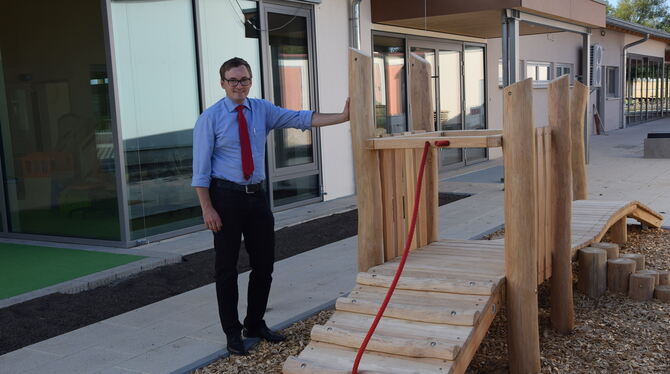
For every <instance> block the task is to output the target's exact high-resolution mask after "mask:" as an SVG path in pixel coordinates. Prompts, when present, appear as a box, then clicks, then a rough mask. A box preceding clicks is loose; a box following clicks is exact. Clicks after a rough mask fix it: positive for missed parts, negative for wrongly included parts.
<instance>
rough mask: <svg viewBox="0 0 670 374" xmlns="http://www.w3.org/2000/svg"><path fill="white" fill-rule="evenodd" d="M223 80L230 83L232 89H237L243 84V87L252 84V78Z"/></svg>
mask: <svg viewBox="0 0 670 374" xmlns="http://www.w3.org/2000/svg"><path fill="white" fill-rule="evenodd" d="M223 80H224V81H226V82H228V84H229V85H231V86H232V87H237V85H238V84H241V85H242V87H246V86H248V85H250V84H251V78H242V79H240V80H237V79H225V78H224V79H223Z"/></svg>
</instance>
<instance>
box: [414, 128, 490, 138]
mask: <svg viewBox="0 0 670 374" xmlns="http://www.w3.org/2000/svg"><path fill="white" fill-rule="evenodd" d="M489 135H502V130H497V129H496V130H491V129H483V130H440V131H427V132H415V133H414V134H410V135H405V136H407V137H426V136H441V137H442V136H489Z"/></svg>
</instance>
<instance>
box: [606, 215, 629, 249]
mask: <svg viewBox="0 0 670 374" xmlns="http://www.w3.org/2000/svg"><path fill="white" fill-rule="evenodd" d="M610 240H612V241H613V242H614V243H617V244H626V242H627V241H628V226H626V217H623V218H621V219H620V220H618V221H616V223H615V224H614V225H612V227H610Z"/></svg>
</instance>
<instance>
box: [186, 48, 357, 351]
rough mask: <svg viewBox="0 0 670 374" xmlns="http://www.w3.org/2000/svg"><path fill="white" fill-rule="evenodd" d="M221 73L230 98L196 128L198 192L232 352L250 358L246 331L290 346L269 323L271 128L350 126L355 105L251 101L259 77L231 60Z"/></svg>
mask: <svg viewBox="0 0 670 374" xmlns="http://www.w3.org/2000/svg"><path fill="white" fill-rule="evenodd" d="M219 73H220V75H221V87H222V88H223V89H224V90H225V91H226V97H224V98H223V99H221V100H219V101H218V102H217V103H216V104H214V105H212V106H211V107H209V108H207V109H206V110H205V111H204V112H203V113H202V114H201V115H200V118H198V121H197V122H196V124H195V128H194V130H193V182H192V186H194V187H195V189H196V192H197V194H198V199H199V200H200V207H201V208H202V216H203V218H204V221H205V226H206V227H207V228H208V229H209V230H212V231H213V233H214V250H215V252H216V260H215V277H216V295H217V301H218V305H219V317H220V319H221V327H222V328H223V331H224V333H225V334H226V338H227V341H228V351H229V352H230V353H231V354H240V355H243V354H246V349H245V347H244V344H243V341H242V336H241V333H242V330H243V328H244V336H245V337H258V338H261V339H265V340H267V341H269V342H272V343H277V342H281V341H283V340H285V339H286V337H285V336H283V335H281V334H278V333H276V332H274V331H272V330H270V329H269V328H268V327H267V325H266V324H265V321H264V320H263V316H264V314H265V309H266V306H267V301H268V295H269V293H270V284H271V283H272V270H273V265H274V217H273V215H272V212H271V210H270V207H269V204H268V202H267V198H266V195H265V193H264V191H263V187H262V186H263V181H264V179H265V140H266V136H267V134H268V133H269V132H270V130H272V129H278V128H288V127H293V128H298V129H301V130H303V131H304V130H307V129H309V128H310V127H319V126H328V125H334V124H337V123H341V122H345V121H348V120H349V100H347V101H346V103H345V106H344V110H343V111H342V113H334V114H322V113H313V112H311V111H293V110H288V109H284V108H280V107H277V106H275V105H273V104H272V103H270V102H269V101H266V100H260V99H250V98H248V97H247V95H248V94H249V90H250V89H251V85H252V76H251V67H250V66H249V64H248V63H247V62H246V61H244V60H243V59H241V58H237V57H236V58H233V59H230V60H228V61H226V62H225V63H224V64H223V65H222V66H221V69H220V70H219ZM242 235H244V244H245V248H246V250H247V252H248V253H249V263H250V265H251V274H250V275H249V291H248V296H247V304H248V306H247V315H246V318H245V319H244V325H242V324H241V323H240V322H239V319H238V315H237V301H238V290H237V259H238V255H239V249H240V240H241V236H242Z"/></svg>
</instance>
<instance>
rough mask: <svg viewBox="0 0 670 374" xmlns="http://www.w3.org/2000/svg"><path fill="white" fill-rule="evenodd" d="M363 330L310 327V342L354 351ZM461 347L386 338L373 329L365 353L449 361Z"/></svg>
mask: <svg viewBox="0 0 670 374" xmlns="http://www.w3.org/2000/svg"><path fill="white" fill-rule="evenodd" d="M366 334H367V330H351V329H347V328H340V327H333V326H328V327H326V326H320V325H315V326H314V327H313V328H312V334H311V337H312V341H316V342H324V343H331V344H337V345H341V346H345V347H351V348H358V347H360V346H361V344H362V343H363V339H365V336H366ZM460 346H461V344H458V343H457V342H452V341H444V340H441V339H435V338H430V339H428V338H424V339H408V338H401V337H397V336H394V335H387V334H384V333H382V332H380V331H378V329H377V330H375V334H374V335H373V336H372V338H371V339H370V340H369V342H368V345H367V346H366V351H375V352H384V353H393V354H396V355H402V356H408V357H432V358H440V359H444V360H453V359H454V357H455V356H456V354H458V351H459V350H460Z"/></svg>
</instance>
